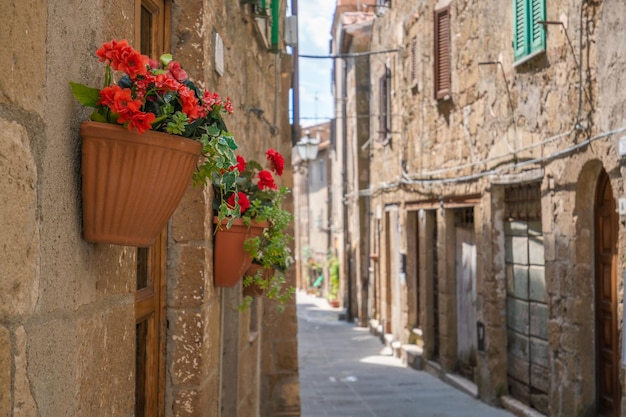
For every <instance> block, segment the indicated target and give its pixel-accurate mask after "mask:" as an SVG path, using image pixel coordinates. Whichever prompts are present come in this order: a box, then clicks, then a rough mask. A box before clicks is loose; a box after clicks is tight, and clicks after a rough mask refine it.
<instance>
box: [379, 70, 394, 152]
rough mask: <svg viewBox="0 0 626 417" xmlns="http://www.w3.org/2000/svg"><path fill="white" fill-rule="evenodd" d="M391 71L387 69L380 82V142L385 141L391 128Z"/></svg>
mask: <svg viewBox="0 0 626 417" xmlns="http://www.w3.org/2000/svg"><path fill="white" fill-rule="evenodd" d="M390 81H391V71H390V70H389V68H387V67H385V73H384V74H383V75H382V76H381V77H380V80H379V81H378V85H379V87H378V103H379V107H378V112H379V114H378V133H379V140H381V141H384V140H385V139H386V138H387V134H388V133H389V130H390V127H391V109H390V101H391V96H390V94H389V91H390V89H391V88H390V84H391V83H390Z"/></svg>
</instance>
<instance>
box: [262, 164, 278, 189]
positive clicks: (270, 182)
mask: <svg viewBox="0 0 626 417" xmlns="http://www.w3.org/2000/svg"><path fill="white" fill-rule="evenodd" d="M257 187H259V190H264V189H266V188H270V189H272V190H277V189H278V187H277V186H276V183H275V182H274V177H273V176H272V173H271V172H269V171H267V170H265V169H264V170H263V171H259V182H258V183H257Z"/></svg>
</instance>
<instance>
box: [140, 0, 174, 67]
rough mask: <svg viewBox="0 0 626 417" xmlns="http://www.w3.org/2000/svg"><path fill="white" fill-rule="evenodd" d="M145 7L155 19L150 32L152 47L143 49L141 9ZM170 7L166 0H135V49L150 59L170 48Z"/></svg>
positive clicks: (156, 57)
mask: <svg viewBox="0 0 626 417" xmlns="http://www.w3.org/2000/svg"><path fill="white" fill-rule="evenodd" d="M142 8H145V9H146V10H148V12H150V14H151V15H152V17H153V18H154V19H155V23H156V24H155V25H152V30H151V33H150V38H151V44H152V48H150V50H149V51H146V50H145V47H144V45H142V44H141V38H142V33H141V9H142ZM170 18H171V7H170V1H168V0H135V49H137V50H139V51H142V53H143V54H145V55H148V56H149V57H150V58H152V59H158V58H159V57H160V56H161V55H162V54H164V53H166V52H169V49H170V24H169V22H170Z"/></svg>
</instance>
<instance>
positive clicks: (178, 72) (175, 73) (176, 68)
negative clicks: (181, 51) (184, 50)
mask: <svg viewBox="0 0 626 417" xmlns="http://www.w3.org/2000/svg"><path fill="white" fill-rule="evenodd" d="M167 68H168V69H169V70H170V74H172V77H174V79H175V80H176V81H178V82H183V81H185V80H186V79H187V77H188V76H187V72H186V71H185V70H184V69H183V68H182V67H181V66H180V63H179V62H176V61H171V62H170V63H169V65H168V66H167Z"/></svg>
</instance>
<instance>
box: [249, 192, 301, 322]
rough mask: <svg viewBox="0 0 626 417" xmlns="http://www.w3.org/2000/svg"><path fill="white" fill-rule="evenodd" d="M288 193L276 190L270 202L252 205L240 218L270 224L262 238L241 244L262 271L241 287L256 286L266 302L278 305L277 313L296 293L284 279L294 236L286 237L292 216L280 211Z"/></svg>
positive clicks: (255, 202)
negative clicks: (261, 291)
mask: <svg viewBox="0 0 626 417" xmlns="http://www.w3.org/2000/svg"><path fill="white" fill-rule="evenodd" d="M287 193H289V190H288V188H287V187H279V189H278V191H274V192H272V193H270V194H269V195H268V196H269V197H270V198H268V199H255V200H253V201H251V206H250V208H249V209H248V210H247V211H246V213H245V215H244V216H243V218H244V219H248V220H251V219H254V220H256V221H267V222H268V223H269V226H268V227H267V228H266V229H265V230H264V231H263V234H262V235H261V236H256V237H252V238H249V239H247V240H246V242H245V243H244V250H245V251H246V252H247V253H248V254H250V256H251V257H252V259H253V260H254V262H255V263H257V264H260V265H261V266H262V270H261V271H259V272H258V273H257V274H256V275H255V276H252V277H249V276H246V277H245V278H244V282H243V285H244V287H246V286H251V285H257V286H258V287H260V288H261V289H263V294H264V296H265V297H266V298H268V299H270V300H276V301H278V310H279V311H281V312H282V311H283V310H284V304H285V303H286V302H288V301H289V300H290V299H291V297H292V296H293V294H294V293H295V288H293V287H291V286H286V281H285V275H284V274H285V272H286V271H287V269H288V268H289V267H290V266H291V265H293V263H294V259H293V257H292V254H291V247H290V244H291V242H292V241H293V236H292V235H291V234H289V233H288V227H289V225H290V224H291V222H292V221H293V214H292V213H290V212H288V211H287V210H284V209H283V208H282V203H283V200H284V199H285V196H286V195H287ZM246 301H248V303H246ZM250 301H251V300H246V299H244V305H245V304H247V305H249V302H250Z"/></svg>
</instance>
